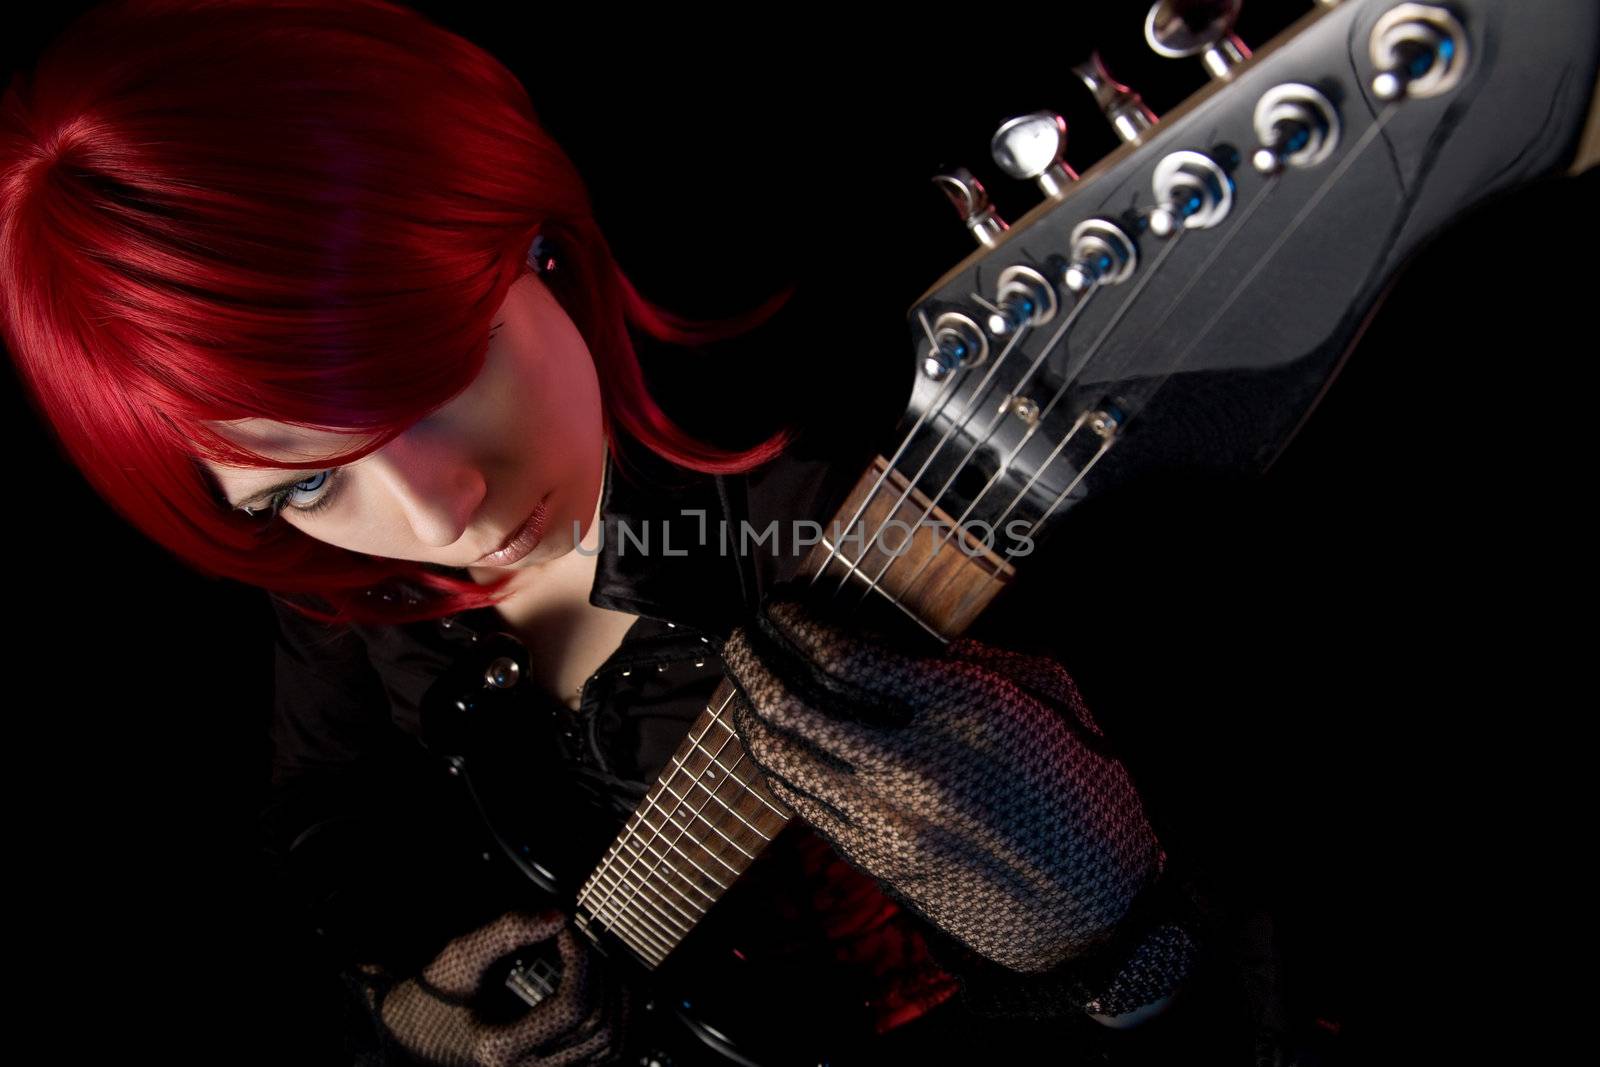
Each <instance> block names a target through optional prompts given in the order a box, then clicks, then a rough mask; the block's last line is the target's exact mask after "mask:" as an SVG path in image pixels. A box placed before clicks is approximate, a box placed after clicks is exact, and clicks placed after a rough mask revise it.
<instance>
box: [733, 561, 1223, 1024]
mask: <svg viewBox="0 0 1600 1067" xmlns="http://www.w3.org/2000/svg"><path fill="white" fill-rule="evenodd" d="M802 595H803V594H802V593H801V592H799V587H798V586H790V587H780V589H778V590H775V591H774V592H773V593H772V594H771V595H769V597H768V598H767V600H766V601H764V603H763V605H762V610H761V611H760V612H759V613H757V615H756V616H755V618H754V619H752V620H751V621H750V622H749V623H747V624H746V625H743V626H740V627H738V628H736V629H735V630H734V632H733V633H732V634H731V635H730V636H729V638H728V640H727V641H726V642H725V644H724V647H723V650H722V655H723V660H724V662H725V664H726V666H727V669H728V673H729V675H730V678H731V680H732V681H733V682H734V684H735V686H736V687H737V689H738V690H739V693H738V695H737V696H735V698H734V699H733V701H732V703H731V707H732V712H733V715H732V720H733V725H734V728H735V729H736V730H737V731H738V734H739V738H740V740H741V741H742V742H743V744H744V746H745V749H746V751H747V752H748V753H749V755H750V757H751V759H753V760H754V761H755V762H756V764H757V765H758V766H759V767H760V768H761V770H762V771H763V772H764V774H765V775H766V777H767V779H768V783H769V785H770V786H771V788H772V791H773V793H774V794H775V795H776V796H778V797H779V798H780V799H781V800H783V801H784V802H785V803H787V804H788V805H789V806H790V807H792V808H793V809H794V810H795V812H796V813H797V814H799V815H800V816H801V817H803V818H804V819H805V820H806V821H807V822H808V823H810V824H811V826H813V827H814V828H815V829H816V830H817V832H818V833H820V834H821V835H822V836H823V837H824V838H826V839H827V841H828V842H829V843H830V844H831V845H833V847H834V849H835V850H836V851H837V852H839V854H840V855H842V856H843V857H844V858H846V859H847V860H849V861H851V862H852V863H854V864H856V865H857V866H858V867H860V868H861V869H862V870H864V871H866V872H867V873H868V874H871V875H872V876H873V877H875V878H876V879H877V880H878V881H879V882H880V883H882V884H883V886H884V887H885V888H886V890H887V891H889V892H890V893H891V894H892V895H894V896H896V897H898V898H899V899H901V900H903V901H904V902H906V903H907V904H908V905H909V906H910V907H911V908H913V909H914V910H915V911H917V912H918V913H919V914H921V915H922V917H923V918H925V919H927V920H928V921H929V922H931V923H932V924H934V925H935V926H936V927H938V928H940V929H941V930H942V931H944V932H945V933H947V934H949V935H951V936H952V937H953V938H955V939H956V940H958V941H960V942H961V943H962V944H964V945H965V946H967V947H968V948H970V949H971V950H973V951H974V952H976V953H978V954H979V955H981V956H983V957H986V958H987V959H989V960H992V961H994V962H997V963H1000V964H1003V965H1004V966H1005V967H1008V968H1011V969H1013V970H1014V971H1021V972H1025V973H1040V972H1045V971H1050V970H1052V969H1053V968H1056V967H1057V966H1058V965H1060V964H1062V963H1063V962H1064V961H1068V960H1072V959H1075V958H1078V957H1081V956H1085V955H1087V954H1090V953H1093V952H1094V951H1095V950H1097V949H1098V948H1100V947H1102V946H1104V945H1105V944H1106V943H1107V942H1108V941H1110V940H1111V938H1112V935H1113V933H1114V932H1115V931H1116V928H1117V926H1118V924H1119V923H1120V922H1122V921H1123V919H1124V918H1125V917H1126V916H1127V915H1128V913H1129V911H1130V909H1131V908H1132V906H1133V904H1134V901H1135V898H1136V897H1137V896H1138V895H1139V894H1140V893H1141V891H1144V890H1146V889H1147V888H1148V887H1150V886H1151V884H1152V883H1153V882H1154V880H1155V879H1156V878H1157V876H1158V875H1159V874H1160V873H1161V870H1162V867H1163V865H1164V863H1165V855H1164V853H1163V851H1162V849H1161V847H1160V845H1159V843H1158V842H1157V840H1156V836H1155V833H1154V831H1153V830H1152V829H1151V826H1150V823H1149V821H1148V819H1147V818H1146V817H1145V812H1144V808H1143V805H1142V804H1141V802H1140V799H1139V795H1138V793H1137V792H1136V791H1135V790H1134V787H1133V783H1132V782H1131V781H1130V780H1129V777H1128V773H1127V770H1126V769H1125V768H1124V767H1123V765H1122V764H1121V763H1120V762H1119V761H1118V760H1117V759H1116V758H1115V757H1114V756H1112V755H1111V754H1110V753H1109V751H1108V749H1107V746H1106V742H1105V738H1104V735H1103V734H1102V733H1101V731H1100V728H1099V727H1098V726H1097V725H1096V724H1095V721H1094V719H1093V717H1092V716H1091V715H1090V714H1089V710H1088V708H1087V707H1086V706H1085V705H1084V702H1083V698H1082V697H1081V696H1080V695H1079V693H1078V690H1077V687H1076V686H1075V685H1074V684H1073V681H1072V679H1071V677H1070V676H1068V674H1067V672H1066V671H1065V670H1064V669H1063V668H1062V667H1061V666H1060V664H1058V663H1057V662H1055V661H1054V660H1052V659H1049V658H1046V657H1040V656H1029V655H1023V654H1020V653H1016V652H1010V651H1007V650H1004V649H1000V648H995V647H993V646H990V645H986V644H983V643H981V642H978V641H974V640H969V639H957V640H955V641H952V642H950V644H949V645H948V646H946V647H944V648H943V649H938V648H937V646H935V645H932V644H931V643H926V644H923V645H920V646H919V645H917V644H916V643H914V642H913V641H911V640H909V639H907V638H904V637H900V636H896V635H893V634H891V633H890V632H889V631H888V630H887V629H885V628H877V629H873V628H871V627H870V626H863V625H861V624H859V623H858V622H857V621H856V620H854V619H848V618H846V617H845V616H844V615H842V614H840V613H839V612H837V611H834V610H832V609H830V608H827V607H823V608H818V607H817V606H816V604H815V602H814V601H813V602H812V604H811V605H810V606H808V605H807V604H806V603H803V602H802V601H801V599H800V597H801V596H802ZM924 640H925V639H924ZM1193 948H1194V945H1193V943H1192V941H1188V940H1187V938H1186V935H1184V934H1183V933H1182V932H1181V931H1177V932H1176V937H1175V932H1174V931H1172V930H1165V931H1162V936H1161V938H1160V939H1158V943H1157V944H1155V945H1154V946H1153V947H1152V946H1150V945H1145V944H1141V945H1139V946H1138V947H1137V949H1136V951H1135V952H1134V953H1133V955H1134V958H1135V961H1136V962H1137V966H1135V967H1134V969H1133V970H1132V971H1131V972H1128V971H1115V970H1114V971H1111V972H1108V973H1109V974H1110V975H1111V976H1112V977H1111V980H1110V981H1109V982H1108V983H1107V984H1106V990H1105V991H1106V992H1107V993H1108V994H1111V997H1110V999H1107V1000H1100V999H1099V998H1098V997H1096V998H1094V1000H1092V1001H1090V1002H1088V1003H1086V1004H1084V1005H1083V1006H1084V1007H1086V1008H1087V1009H1088V1010H1090V1011H1091V1012H1099V1013H1103V1014H1104V1015H1106V1016H1113V1015H1122V1014H1123V1013H1124V1012H1127V1011H1130V1010H1131V1009H1134V1008H1138V1007H1139V1006H1141V1005H1146V1004H1150V1003H1152V1002H1158V1001H1160V1000H1161V998H1163V997H1165V996H1167V995H1169V994H1170V993H1171V992H1172V991H1173V990H1174V989H1175V988H1176V986H1177V984H1178V983H1179V982H1180V981H1181V980H1182V978H1183V976H1184V974H1185V973H1187V971H1188V969H1189V965H1190V963H1191V961H1192V957H1193ZM1095 1000H1098V1001H1099V1002H1098V1003H1097V1002H1094V1001H1095Z"/></svg>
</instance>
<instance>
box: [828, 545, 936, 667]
mask: <svg viewBox="0 0 1600 1067" xmlns="http://www.w3.org/2000/svg"><path fill="white" fill-rule="evenodd" d="M822 543H823V544H824V545H826V546H828V548H829V550H830V553H829V557H830V559H832V560H836V561H837V562H839V563H841V564H843V565H844V568H845V573H844V577H845V580H846V581H848V580H849V579H850V578H852V577H854V576H856V575H860V577H861V580H862V581H863V582H867V583H868V586H867V587H868V588H869V589H872V588H875V587H874V586H872V585H871V583H870V579H868V578H867V576H866V571H864V570H862V569H861V568H860V567H857V566H856V565H855V564H854V563H851V562H850V561H849V560H848V559H846V558H845V557H844V556H842V555H834V554H833V553H837V552H838V551H839V550H838V548H836V547H835V546H834V544H833V542H831V541H829V540H828V539H827V538H826V537H824V538H823V539H822ZM820 577H822V572H821V571H818V572H817V573H816V574H815V575H813V576H812V579H811V581H812V584H815V583H816V580H817V579H818V578H820ZM878 592H882V590H878ZM838 594H839V590H838V589H837V588H835V589H834V591H833V592H832V593H830V594H829V596H837V595H838ZM884 599H885V600H888V602H889V604H890V605H892V606H893V607H896V608H898V609H900V614H902V615H904V616H905V617H906V618H908V619H910V620H911V621H912V622H914V623H916V624H917V625H918V626H920V627H922V628H923V629H924V630H926V631H927V632H928V633H929V634H931V635H932V636H934V637H936V638H938V639H939V641H940V643H941V644H949V643H950V639H949V638H948V637H946V636H945V635H944V634H942V633H940V632H939V631H938V630H936V629H934V628H933V627H932V626H929V625H928V624H927V623H926V622H925V621H923V619H922V617H921V616H920V615H918V614H917V613H916V612H914V611H912V610H911V609H910V608H909V607H907V606H906V605H904V604H901V603H899V602H898V601H895V600H889V598H888V597H884Z"/></svg>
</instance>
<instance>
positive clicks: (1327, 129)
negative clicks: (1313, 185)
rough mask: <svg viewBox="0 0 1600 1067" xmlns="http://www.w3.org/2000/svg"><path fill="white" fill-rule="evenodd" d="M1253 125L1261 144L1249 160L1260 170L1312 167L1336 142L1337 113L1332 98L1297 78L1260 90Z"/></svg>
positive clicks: (1268, 171) (1275, 171) (1267, 172)
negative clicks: (1296, 79) (1262, 91)
mask: <svg viewBox="0 0 1600 1067" xmlns="http://www.w3.org/2000/svg"><path fill="white" fill-rule="evenodd" d="M1254 125H1255V131H1256V138H1257V140H1259V141H1260V142H1261V144H1260V147H1259V148H1257V149H1256V150H1255V152H1254V153H1253V154H1252V155H1251V157H1250V161H1251V163H1252V164H1254V166H1255V168H1256V169H1257V170H1259V171H1260V172H1261V173H1263V174H1277V173H1279V172H1281V171H1282V170H1283V168H1284V167H1285V166H1295V167H1314V166H1316V165H1317V164H1318V163H1321V162H1322V161H1323V160H1325V159H1327V158H1328V156H1329V154H1331V153H1332V152H1333V149H1334V146H1336V145H1337V144H1338V143H1339V113H1338V112H1337V111H1335V110H1334V107H1333V104H1332V102H1331V101H1329V100H1328V98H1327V97H1326V96H1323V95H1322V93H1320V92H1318V91H1317V90H1316V89H1314V88H1312V87H1311V86H1309V85H1302V84H1300V83H1298V82H1288V83H1285V84H1283V85H1275V86H1273V87H1272V88H1271V89H1268V90H1267V91H1266V92H1265V93H1263V94H1262V96H1261V99H1260V100H1259V101H1258V102H1257V103H1256V111H1255V118H1254Z"/></svg>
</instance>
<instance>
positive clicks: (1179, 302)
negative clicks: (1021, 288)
mask: <svg viewBox="0 0 1600 1067" xmlns="http://www.w3.org/2000/svg"><path fill="white" fill-rule="evenodd" d="M1272 188H1273V181H1269V182H1268V183H1267V184H1266V185H1264V186H1263V187H1262V190H1261V191H1260V192H1259V193H1258V194H1257V195H1256V196H1255V197H1254V198H1252V199H1251V201H1250V202H1249V203H1248V204H1247V205H1245V207H1244V209H1243V210H1241V211H1240V212H1238V213H1237V214H1236V215H1235V216H1234V217H1233V219H1232V220H1231V221H1230V222H1229V224H1228V228H1227V229H1226V230H1225V231H1224V232H1223V233H1222V235H1221V236H1220V239H1219V240H1217V241H1216V242H1214V243H1213V244H1212V246H1211V250H1210V252H1208V253H1207V255H1206V257H1205V258H1204V259H1203V260H1201V263H1200V266H1199V267H1198V268H1196V269H1195V270H1193V271H1191V272H1190V274H1189V280H1188V281H1187V282H1185V283H1184V285H1183V287H1182V288H1180V289H1179V290H1178V292H1177V294H1176V295H1174V296H1173V297H1172V298H1171V299H1170V300H1168V301H1167V303H1166V306H1165V308H1164V309H1163V311H1162V312H1161V314H1160V316H1159V317H1158V318H1157V319H1156V321H1155V323H1154V324H1153V325H1152V326H1151V327H1150V328H1149V329H1147V330H1145V332H1144V334H1143V335H1142V337H1141V339H1140V343H1139V344H1137V345H1133V346H1131V347H1130V348H1129V349H1128V351H1130V352H1139V351H1144V350H1145V349H1146V348H1147V347H1148V345H1149V344H1150V342H1151V341H1152V340H1153V339H1154V338H1155V337H1156V336H1157V335H1158V334H1159V333H1160V332H1161V328H1162V327H1163V326H1165V325H1166V324H1167V321H1168V320H1169V319H1171V318H1172V316H1173V315H1174V314H1175V313H1176V312H1177V310H1178V308H1180V307H1182V306H1183V302H1184V300H1186V299H1187V298H1188V296H1189V293H1190V291H1191V290H1193V289H1194V287H1195V285H1197V284H1198V283H1199V282H1200V281H1201V280H1202V279H1204V278H1205V277H1207V276H1208V273H1209V271H1210V270H1211V267H1212V265H1213V264H1214V263H1215V262H1216V260H1217V259H1218V257H1220V256H1221V255H1222V253H1223V252H1224V251H1226V250H1227V248H1228V246H1229V245H1230V244H1232V242H1233V240H1234V238H1235V237H1237V236H1238V235H1239V234H1240V233H1242V232H1244V228H1245V225H1246V224H1247V223H1248V222H1249V220H1250V217H1251V216H1252V215H1254V214H1255V212H1256V210H1257V209H1258V208H1259V207H1260V206H1261V205H1262V204H1263V203H1265V202H1266V200H1267V196H1268V194H1269V193H1270V192H1271V190H1272ZM1183 232H1185V231H1179V234H1177V235H1174V237H1175V238H1176V237H1177V236H1180V235H1181V234H1182V233H1183ZM1168 247H1169V248H1170V247H1171V244H1169V245H1168ZM1162 260H1163V257H1161V256H1158V257H1157V258H1156V260H1155V261H1154V262H1153V263H1152V264H1151V266H1150V269H1149V271H1148V273H1147V274H1146V280H1147V281H1148V280H1149V279H1152V278H1154V277H1155V276H1156V273H1157V271H1158V270H1159V268H1160V267H1161V265H1162ZM1105 339H1106V334H1105V333H1102V335H1101V338H1100V340H1101V341H1104V340H1105ZM1126 362H1127V360H1119V361H1116V362H1115V363H1114V364H1112V369H1114V370H1116V369H1120V368H1121V367H1122V366H1124V365H1125V364H1126ZM1168 373H1169V374H1170V373H1171V372H1170V371H1169V372H1168ZM1071 384H1072V383H1071V382H1066V383H1063V384H1062V386H1061V388H1059V389H1057V390H1056V393H1055V395H1054V396H1052V397H1051V398H1050V403H1049V404H1048V405H1047V406H1046V407H1045V409H1044V410H1043V411H1042V412H1040V414H1039V419H1038V421H1037V422H1036V423H1035V424H1034V425H1035V426H1038V425H1042V424H1043V422H1044V418H1045V416H1046V415H1048V414H1049V412H1050V410H1051V409H1052V408H1054V407H1055V405H1056V403H1057V402H1058V401H1060V399H1061V398H1062V397H1063V396H1064V395H1065V394H1066V391H1067V389H1068V388H1069V387H1070V385H1071ZM1089 414H1090V411H1089V409H1087V408H1086V409H1085V410H1084V411H1083V413H1082V414H1080V415H1079V416H1078V418H1077V419H1076V420H1075V421H1074V422H1073V424H1072V428H1071V429H1070V430H1068V431H1067V433H1066V435H1065V436H1063V437H1062V438H1061V440H1060V441H1058V442H1057V443H1056V445H1055V447H1054V448H1053V449H1051V451H1050V454H1049V455H1048V456H1046V457H1045V459H1044V462H1042V463H1041V464H1039V466H1038V468H1037V469H1036V470H1035V471H1034V472H1033V474H1032V475H1031V476H1030V477H1029V478H1028V479H1027V481H1026V482H1024V483H1023V485H1022V486H1021V488H1019V489H1018V490H1017V491H1016V493H1014V494H1013V495H1012V497H1011V500H1010V501H1009V502H1008V503H1007V504H1006V506H1005V508H1004V510H1002V511H1001V512H1000V514H999V515H998V516H997V517H996V518H995V519H994V520H993V522H992V524H991V528H995V527H998V526H1000V525H1001V524H1002V523H1004V522H1005V520H1006V517H1007V516H1008V515H1010V514H1011V513H1012V511H1014V510H1015V509H1016V507H1017V506H1018V505H1019V504H1020V503H1021V502H1022V501H1023V500H1026V499H1027V496H1028V493H1029V491H1030V490H1032V488H1033V485H1034V483H1035V482H1037V481H1038V480H1039V479H1040V478H1042V477H1044V475H1045V472H1046V471H1048V470H1049V469H1050V466H1051V464H1053V463H1054V462H1055V461H1056V459H1057V457H1058V456H1060V454H1061V452H1062V450H1063V449H1065V448H1066V446H1067V444H1068V443H1069V442H1070V441H1071V440H1072V438H1073V436H1074V435H1075V434H1076V433H1077V432H1078V430H1079V429H1080V428H1081V427H1082V425H1083V423H1084V421H1085V420H1086V419H1087V418H1088V416H1089ZM1126 424H1127V420H1126V419H1124V420H1123V425H1126ZM1032 432H1033V428H1032V427H1030V428H1029V431H1028V434H1027V435H1025V436H1024V437H1023V439H1022V441H1020V442H1019V443H1018V444H1017V446H1016V447H1015V448H1013V449H1012V450H1011V452H1010V454H1009V455H1007V456H1006V458H1005V460H1004V461H1003V462H1002V464H1001V468H1000V471H999V472H997V473H996V474H995V476H994V477H992V478H990V479H989V482H988V483H987V484H985V485H984V487H983V491H982V492H980V493H979V494H978V495H977V496H976V497H974V499H973V502H972V503H971V504H969V505H967V509H966V510H965V511H963V512H962V514H961V519H958V520H956V524H955V525H956V527H959V526H960V524H961V521H962V520H964V519H965V518H966V516H967V515H969V514H971V512H972V510H973V509H974V508H975V507H976V506H977V505H978V502H979V501H981V500H982V499H983V496H984V495H985V494H986V493H987V492H988V491H989V489H990V487H991V486H993V485H995V484H996V483H998V481H999V479H1000V474H1002V473H1004V472H1005V471H1006V470H1008V469H1009V468H1010V465H1011V462H1012V460H1013V459H1014V458H1015V457H1016V455H1017V453H1018V452H1020V451H1021V450H1022V448H1023V446H1025V445H1026V444H1027V442H1028V438H1029V437H1030V436H1031V435H1032ZM1119 437H1120V427H1119V432H1118V433H1116V434H1112V435H1110V436H1107V437H1106V438H1104V439H1103V440H1102V441H1101V443H1100V447H1099V448H1097V449H1096V450H1095V452H1094V454H1093V455H1092V456H1090V457H1089V459H1088V461H1087V462H1086V463H1085V464H1084V465H1083V466H1082V467H1080V468H1079V470H1078V471H1077V473H1076V474H1075V475H1073V477H1072V479H1071V480H1070V481H1069V482H1068V483H1067V485H1066V486H1065V487H1064V488H1063V489H1061V491H1060V492H1058V493H1057V494H1056V496H1055V499H1054V500H1053V501H1052V502H1051V505H1050V507H1049V508H1048V509H1047V510H1046V512H1045V514H1046V515H1049V514H1051V513H1053V512H1054V511H1055V509H1056V508H1057V507H1058V506H1060V504H1061V502H1062V501H1064V500H1066V499H1068V498H1069V497H1070V496H1071V495H1072V493H1073V492H1074V491H1076V489H1077V488H1078V486H1079V485H1081V484H1082V483H1083V480H1084V478H1086V477H1087V476H1088V474H1089V472H1090V471H1091V470H1092V469H1093V468H1094V466H1095V464H1097V463H1099V462H1100V460H1101V459H1102V458H1104V457H1105V454H1106V453H1107V452H1109V451H1110V450H1111V448H1112V446H1113V445H1115V444H1116V442H1117V440H1118V439H1119ZM979 443H980V444H981V442H979ZM1038 525H1039V523H1037V522H1036V523H1034V525H1032V526H1030V527H1029V528H1028V531H1027V532H1026V533H1025V534H1024V536H1032V534H1033V531H1034V530H1036V529H1037V528H1038ZM953 534H954V528H952V529H951V531H950V532H949V533H947V534H946V538H948V537H949V536H951V535H953ZM941 544H942V542H941ZM938 548H939V545H935V546H934V551H938ZM1011 555H1012V554H1010V553H1008V555H1007V558H1008V559H1010V558H1011ZM932 558H933V557H932V556H931V555H930V556H928V557H927V558H925V559H924V560H923V562H922V565H921V566H920V567H918V568H917V570H916V571H915V572H914V573H913V574H912V575H911V577H910V578H908V579H907V580H906V582H905V589H906V591H907V592H909V591H910V590H911V589H912V588H914V587H915V584H916V582H917V581H918V580H919V578H920V576H921V574H922V572H923V571H924V570H925V569H926V568H927V565H928V563H929V562H930V561H931V560H932ZM959 573H960V572H959V571H950V572H947V573H946V574H945V575H944V577H943V578H942V579H940V581H939V582H938V584H936V585H934V586H933V587H932V588H930V589H927V590H925V591H924V595H925V597H927V598H932V597H934V596H937V595H938V593H939V591H940V590H942V589H943V588H944V587H945V586H946V585H948V584H949V583H950V582H951V581H953V580H954V579H955V577H956V576H957V575H958V574H959ZM998 573H999V570H998V569H995V570H992V571H991V572H990V577H991V579H992V578H994V577H995V576H996V575H998ZM989 584H990V583H989V582H988V581H985V582H984V583H983V584H982V585H981V586H979V587H978V589H977V590H976V591H974V592H973V593H972V594H970V595H971V596H972V597H973V598H977V597H978V596H980V595H981V594H982V593H983V591H985V590H987V589H988V587H989Z"/></svg>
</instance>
